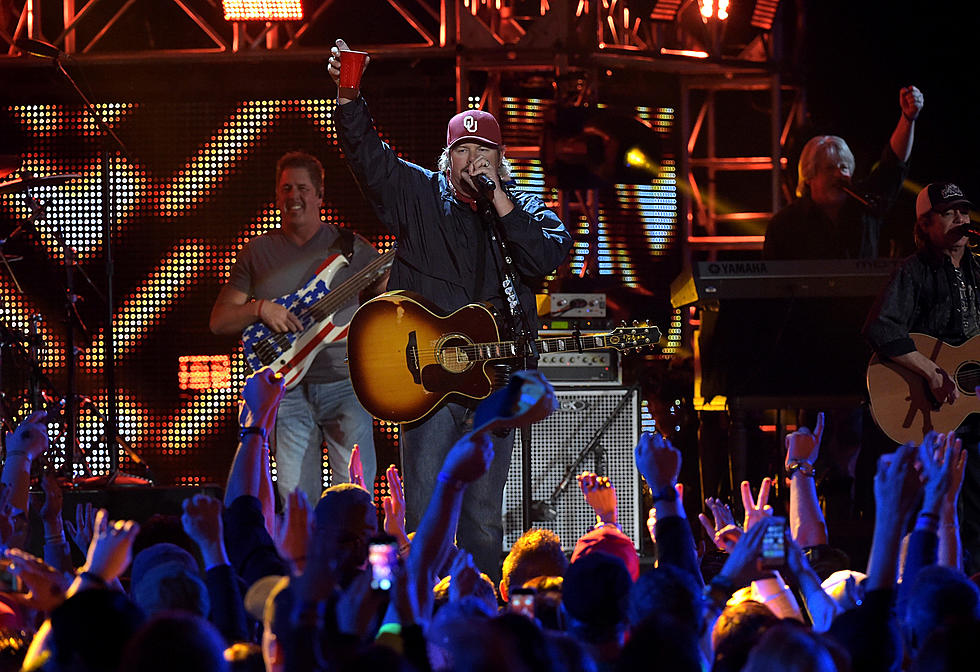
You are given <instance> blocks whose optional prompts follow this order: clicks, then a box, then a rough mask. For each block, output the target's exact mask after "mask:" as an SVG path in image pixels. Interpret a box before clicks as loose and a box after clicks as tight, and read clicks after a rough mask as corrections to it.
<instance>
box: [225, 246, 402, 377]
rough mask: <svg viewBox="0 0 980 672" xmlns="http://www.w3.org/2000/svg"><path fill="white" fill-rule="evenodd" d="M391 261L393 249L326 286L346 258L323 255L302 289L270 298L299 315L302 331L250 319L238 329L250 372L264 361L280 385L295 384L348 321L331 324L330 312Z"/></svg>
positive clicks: (339, 335)
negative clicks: (284, 329)
mask: <svg viewBox="0 0 980 672" xmlns="http://www.w3.org/2000/svg"><path fill="white" fill-rule="evenodd" d="M394 261H395V250H390V251H388V252H386V253H384V254H380V255H378V258H377V259H375V260H373V261H372V262H371V263H370V264H368V265H367V266H365V267H364V268H362V269H361V270H359V271H357V272H356V273H355V274H354V275H352V276H351V277H350V278H348V279H347V280H345V281H344V282H343V283H341V284H340V286H338V287H336V288H334V289H330V288H329V286H330V281H331V280H332V279H333V277H334V275H336V273H337V271H339V270H340V269H341V268H343V267H345V266H347V263H348V262H347V259H346V257H344V255H342V254H339V253H338V254H333V255H331V256H330V257H328V258H327V259H326V260H325V261H324V262H323V264H321V265H320V268H318V269H317V272H316V274H315V275H314V276H313V277H312V278H311V279H310V281H309V282H308V283H306V285H305V286H304V287H303V288H302V289H300V290H299V291H296V292H294V293H292V294H287V295H286V296H281V297H279V298H278V299H272V301H273V302H274V303H278V304H279V305H280V306H283V307H284V308H286V309H287V310H289V311H290V312H291V313H293V315H295V316H296V317H297V318H299V321H300V322H301V323H302V324H303V331H298V332H295V333H294V332H276V331H272V330H271V329H269V327H267V326H266V325H265V324H264V323H262V322H255V323H253V324H251V325H249V326H248V327H246V328H245V331H243V332H242V349H243V350H244V352H245V359H246V360H247V361H248V364H249V366H251V367H252V369H253V370H254V371H258V370H259V369H261V368H262V367H263V366H268V367H270V368H271V369H272V370H273V371H275V372H276V373H281V374H282V375H283V377H284V378H285V382H286V389H289V388H292V387H294V386H296V385H297V384H298V383H299V382H300V381H301V380H302V379H303V376H304V375H305V374H306V372H307V370H309V368H310V365H311V364H312V363H313V360H314V359H315V358H316V355H317V353H318V352H320V350H322V349H323V347H324V346H326V345H327V344H329V343H334V342H336V341H339V340H342V339H345V338H347V329H348V324H349V322H346V323H341V324H337V323H335V322H334V314H335V313H336V312H337V311H338V310H339V309H341V308H343V307H344V306H346V305H347V304H348V303H350V301H351V300H352V299H355V298H357V295H358V294H360V293H361V291H363V290H364V289H365V288H367V287H369V286H370V285H371V284H373V283H374V282H376V281H377V280H378V279H379V278H381V276H382V275H383V274H384V273H385V271H386V270H388V268H389V267H390V266H391V264H392V263H393V262H394Z"/></svg>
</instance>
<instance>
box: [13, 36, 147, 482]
mask: <svg viewBox="0 0 980 672" xmlns="http://www.w3.org/2000/svg"><path fill="white" fill-rule="evenodd" d="M16 46H17V47H18V48H20V49H22V50H23V51H25V52H27V53H30V54H34V55H35V56H39V57H41V58H51V59H52V60H53V62H54V64H55V66H56V67H57V69H58V72H60V73H61V75H62V77H64V79H65V81H66V82H68V84H69V86H71V88H72V89H73V90H74V91H75V94H76V95H77V96H78V98H79V100H81V101H82V104H83V105H84V107H85V109H86V110H87V111H88V113H89V115H90V116H91V117H92V119H93V120H94V121H95V124H96V126H98V127H99V129H100V130H101V131H102V133H103V142H102V143H101V144H102V148H101V149H102V151H101V154H102V172H101V175H100V181H101V196H102V208H101V213H100V214H101V217H102V232H103V248H104V249H105V276H106V292H105V320H106V325H105V329H104V338H103V347H104V348H105V368H104V373H105V385H106V405H107V408H106V411H107V412H106V415H105V417H104V422H103V429H104V433H105V436H106V448H107V449H108V450H109V472H110V475H109V478H108V480H107V481H106V485H112V483H113V481H115V479H116V477H117V476H118V474H119V450H118V448H117V447H116V445H115V442H114V441H113V440H112V438H113V437H117V436H119V434H118V425H119V422H118V420H119V418H118V411H117V407H116V401H117V400H116V365H115V361H116V360H115V357H116V352H115V348H116V344H115V328H114V325H113V277H114V275H115V268H114V265H115V262H114V260H113V256H112V228H111V226H112V225H111V220H110V212H109V197H110V193H109V151H108V149H107V148H106V144H105V141H104V139H105V138H106V137H109V138H112V141H113V143H114V144H115V146H116V147H117V148H118V150H119V152H120V153H121V154H122V155H123V157H124V158H125V159H126V160H127V161H129V163H130V164H131V165H135V163H136V162H135V161H134V160H133V155H132V154H131V153H130V151H129V149H128V148H127V147H126V144H125V143H124V142H123V141H122V140H121V139H120V138H119V136H118V135H116V133H115V131H113V130H112V128H111V127H110V126H109V125H108V124H107V123H106V122H105V119H103V118H102V116H101V115H100V114H99V112H98V110H96V109H95V106H94V105H93V104H92V102H91V101H90V100H89V99H88V97H87V96H86V95H85V93H84V92H83V91H82V90H81V88H79V86H78V84H77V83H76V82H75V80H74V78H72V76H71V75H70V74H68V71H67V70H66V69H65V66H64V63H63V62H62V56H64V53H63V52H62V51H61V50H59V49H58V48H57V47H54V46H53V45H50V44H46V43H44V42H39V41H37V40H18V42H17V43H16ZM69 356H71V357H74V353H70V355H69ZM69 394H70V395H73V394H74V389H73V388H71V386H70V385H69Z"/></svg>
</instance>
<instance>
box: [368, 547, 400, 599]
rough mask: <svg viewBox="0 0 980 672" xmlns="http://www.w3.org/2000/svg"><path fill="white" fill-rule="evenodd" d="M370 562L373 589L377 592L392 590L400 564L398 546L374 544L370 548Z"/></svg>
mask: <svg viewBox="0 0 980 672" xmlns="http://www.w3.org/2000/svg"><path fill="white" fill-rule="evenodd" d="M368 562H369V563H370V564H371V587H372V588H374V589H375V590H389V589H391V582H392V580H393V579H394V576H395V566H396V565H397V564H398V544H397V543H396V542H394V541H392V542H387V541H386V542H372V543H371V544H370V545H369V546H368Z"/></svg>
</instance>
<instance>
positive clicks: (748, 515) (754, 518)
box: [742, 476, 772, 532]
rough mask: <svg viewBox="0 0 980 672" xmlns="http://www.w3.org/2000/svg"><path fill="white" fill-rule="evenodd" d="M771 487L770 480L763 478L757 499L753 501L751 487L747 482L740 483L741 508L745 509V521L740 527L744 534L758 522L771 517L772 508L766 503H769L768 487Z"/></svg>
mask: <svg viewBox="0 0 980 672" xmlns="http://www.w3.org/2000/svg"><path fill="white" fill-rule="evenodd" d="M771 485H772V479H771V478H769V477H768V476H767V477H766V478H763V479H762V485H760V486H759V498H758V499H757V500H753V499H752V486H750V485H749V482H748V481H742V506H743V507H744V508H745V521H744V523H743V524H742V527H743V528H744V529H745V531H746V532H748V531H749V530H751V529H752V527H753V526H754V525H755V524H756V523H758V522H759V521H760V520H762V519H764V518H769V517H771V516H772V507H771V506H769V504H768V503H767V502H768V501H769V487H770V486H771Z"/></svg>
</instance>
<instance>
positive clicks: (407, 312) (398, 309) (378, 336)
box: [347, 291, 660, 422]
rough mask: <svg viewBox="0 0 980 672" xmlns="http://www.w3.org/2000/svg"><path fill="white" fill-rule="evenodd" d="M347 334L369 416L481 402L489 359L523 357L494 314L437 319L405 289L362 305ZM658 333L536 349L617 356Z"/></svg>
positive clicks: (635, 329) (407, 418) (412, 415)
mask: <svg viewBox="0 0 980 672" xmlns="http://www.w3.org/2000/svg"><path fill="white" fill-rule="evenodd" d="M348 329H349V330H348V333H347V360H348V363H349V365H350V378H351V383H352V384H353V386H354V392H355V394H356V395H357V398H358V400H359V401H360V402H361V405H362V406H363V407H364V408H365V409H366V410H367V411H368V412H369V413H371V414H372V415H373V416H374V417H376V418H380V419H382V420H389V421H392V422H413V421H415V420H420V419H422V418H424V417H425V416H427V415H428V414H429V413H431V412H432V411H433V410H435V409H436V407H438V406H439V404H441V403H442V402H443V400H445V399H450V398H452V397H454V396H455V397H463V398H469V399H483V398H484V397H486V396H487V395H489V394H490V392H491V391H492V390H493V380H492V376H491V375H490V374H489V373H488V371H487V370H486V367H487V365H488V364H489V363H490V362H493V361H495V360H503V359H514V358H518V357H521V356H523V354H524V353H521V352H519V351H518V344H517V343H516V342H514V341H501V340H500V330H499V329H498V328H497V322H496V320H495V319H494V315H493V313H492V312H491V311H490V309H488V308H487V307H485V306H482V305H479V304H470V305H467V306H463V307H462V308H460V309H459V310H457V311H455V312H453V313H450V314H449V315H442V314H441V311H439V309H438V308H436V307H435V306H434V305H432V304H431V303H430V302H429V301H427V300H426V299H424V298H422V297H420V296H418V295H415V294H412V293H411V292H404V291H398V292H388V293H386V294H382V295H380V296H376V297H375V298H373V299H371V300H370V301H367V302H366V303H364V304H363V305H362V306H361V307H360V308H358V309H357V312H356V313H354V317H353V318H352V319H351V322H350V325H349V328H348ZM658 341H660V329H658V328H657V327H654V326H647V325H642V326H641V325H637V326H632V327H626V326H623V327H619V328H617V329H616V330H614V331H612V332H610V333H605V334H589V335H574V336H566V337H560V338H543V339H538V340H536V341H535V345H536V346H537V350H538V352H541V353H549V352H581V351H583V350H602V349H606V348H614V349H616V350H620V351H626V350H634V349H638V348H642V347H645V346H652V345H654V344H656V343H657V342H658Z"/></svg>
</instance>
